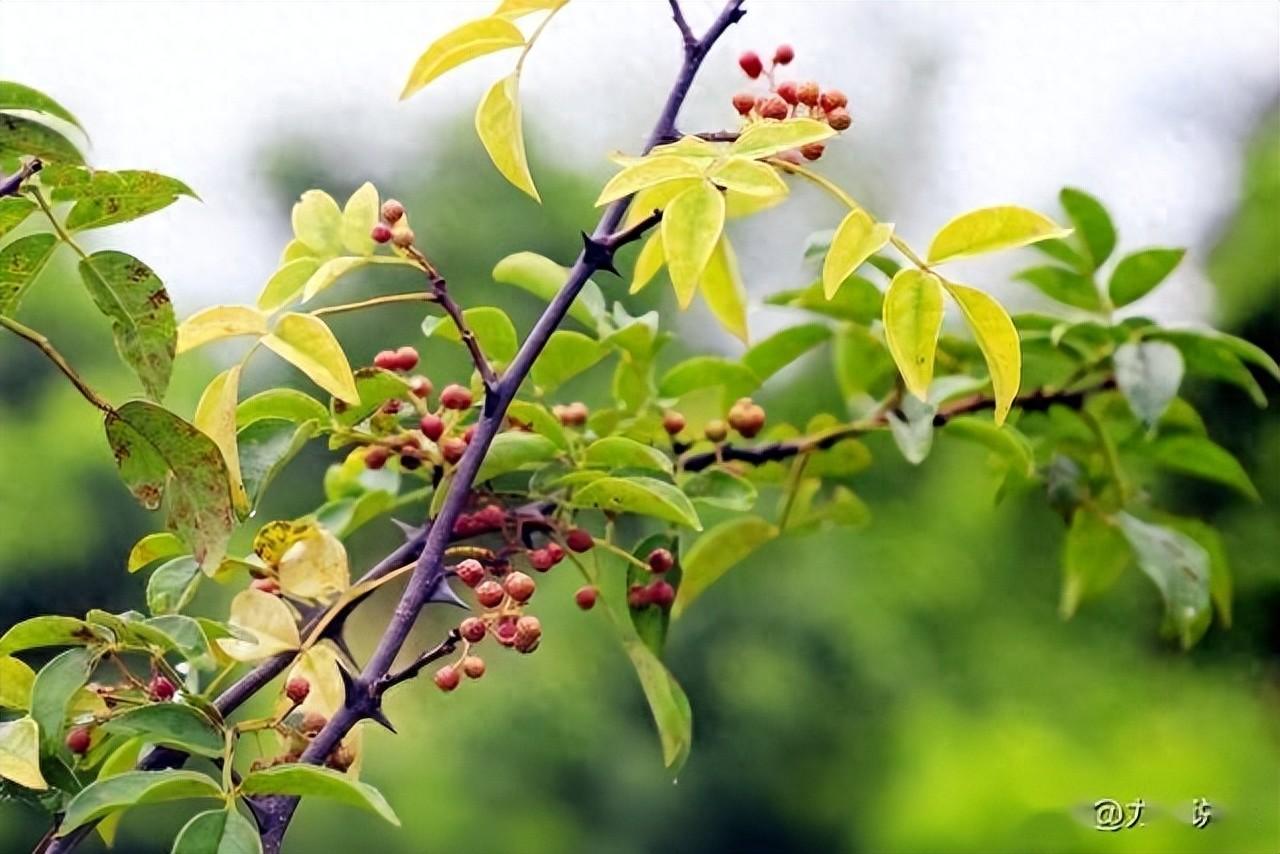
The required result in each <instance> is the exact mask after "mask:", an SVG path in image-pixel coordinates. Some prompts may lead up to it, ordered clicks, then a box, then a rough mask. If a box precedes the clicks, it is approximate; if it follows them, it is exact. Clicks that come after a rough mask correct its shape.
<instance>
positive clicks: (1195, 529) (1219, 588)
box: [1160, 516, 1231, 629]
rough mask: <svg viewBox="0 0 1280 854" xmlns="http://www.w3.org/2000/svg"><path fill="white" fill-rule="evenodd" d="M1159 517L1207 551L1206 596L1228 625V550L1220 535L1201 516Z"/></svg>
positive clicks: (1229, 588)
mask: <svg viewBox="0 0 1280 854" xmlns="http://www.w3.org/2000/svg"><path fill="white" fill-rule="evenodd" d="M1160 521H1161V522H1162V523H1163V524H1165V525H1168V526H1169V527H1170V528H1173V529H1174V530H1176V531H1180V532H1181V533H1183V534H1185V535H1186V536H1188V537H1190V538H1191V539H1193V540H1195V541H1196V542H1197V543H1199V544H1200V548H1202V549H1204V550H1205V553H1206V554H1208V555H1209V598H1210V599H1212V600H1213V605H1214V608H1215V609H1216V610H1217V612H1218V619H1219V620H1221V621H1222V625H1223V627H1224V628H1228V629H1229V628H1231V565H1230V563H1229V562H1228V560H1227V550H1226V548H1225V547H1224V546H1223V545H1222V535H1221V534H1219V533H1218V531H1217V530H1216V529H1215V528H1214V527H1213V526H1211V525H1209V524H1208V523H1206V522H1204V521H1202V520H1200V519H1187V518H1184V517H1179V516H1162V517H1161V518H1160Z"/></svg>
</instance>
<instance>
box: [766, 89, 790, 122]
mask: <svg viewBox="0 0 1280 854" xmlns="http://www.w3.org/2000/svg"><path fill="white" fill-rule="evenodd" d="M789 112H790V108H789V107H787V102H786V101H784V100H782V99H781V98H779V97H778V96H777V95H774V96H773V97H772V98H766V99H764V102H763V103H762V104H761V105H760V115H762V116H764V117H765V118H766V119H785V118H786V117H787V114H788V113H789Z"/></svg>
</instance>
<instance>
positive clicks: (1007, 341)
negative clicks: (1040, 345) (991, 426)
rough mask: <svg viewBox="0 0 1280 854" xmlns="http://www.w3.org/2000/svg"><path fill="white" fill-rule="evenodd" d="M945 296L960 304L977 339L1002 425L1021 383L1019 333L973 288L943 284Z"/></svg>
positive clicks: (995, 305) (991, 301)
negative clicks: (947, 295) (946, 294)
mask: <svg viewBox="0 0 1280 854" xmlns="http://www.w3.org/2000/svg"><path fill="white" fill-rule="evenodd" d="M945 285H946V288H947V292H948V293H950V294H951V296H952V298H953V299H954V300H955V301H956V302H957V303H959V305H960V311H961V312H962V313H963V314H964V319H965V321H966V322H967V323H968V324H969V329H970V330H972V331H973V337H974V338H976V339H978V346H979V347H980V348H981V349H982V357H983V358H984V359H986V361H987V371H988V372H989V373H990V374H991V390H992V392H993V394H994V395H995V399H996V410H995V422H996V424H1003V423H1004V419H1005V416H1007V415H1008V414H1009V407H1011V406H1012V405H1013V399H1014V398H1015V397H1017V396H1018V386H1019V385H1020V384H1021V382H1022V345H1021V342H1020V341H1019V339H1018V329H1017V327H1016V326H1014V325H1013V320H1012V319H1010V317H1009V313H1008V312H1007V311H1005V310H1004V307H1003V306H1001V305H1000V303H998V302H996V301H995V300H994V299H992V298H991V297H990V296H988V295H987V294H985V293H983V292H982V291H980V290H977V289H976V288H970V287H966V286H964V285H957V284H955V283H954V282H946V283H945Z"/></svg>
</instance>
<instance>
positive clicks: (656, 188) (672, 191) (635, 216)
mask: <svg viewBox="0 0 1280 854" xmlns="http://www.w3.org/2000/svg"><path fill="white" fill-rule="evenodd" d="M701 181H702V179H701V178H679V179H677V180H675V181H663V182H662V183H661V184H654V185H653V186H652V187H645V188H644V189H643V190H641V191H640V192H638V193H636V194H635V197H634V198H632V199H631V205H630V206H629V207H628V208H627V216H626V218H625V219H623V221H622V227H623V228H630V227H631V226H633V225H635V224H636V223H638V222H640V221H641V220H642V219H645V218H647V217H649V216H652V214H653V212H654V211H660V210H663V209H665V208H666V206H667V205H669V204H671V200H672V199H674V198H675V197H676V196H678V195H680V194H681V193H683V192H684V191H685V190H687V189H689V188H690V187H692V186H694V185H695V184H698V183H701Z"/></svg>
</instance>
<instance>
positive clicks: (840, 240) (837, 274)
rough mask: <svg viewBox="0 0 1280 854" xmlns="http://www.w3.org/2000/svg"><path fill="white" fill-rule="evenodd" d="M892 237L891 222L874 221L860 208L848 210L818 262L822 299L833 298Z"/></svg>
mask: <svg viewBox="0 0 1280 854" xmlns="http://www.w3.org/2000/svg"><path fill="white" fill-rule="evenodd" d="M892 236H893V224H892V223H887V222H875V221H874V220H872V219H871V217H870V216H868V215H867V213H866V212H865V211H862V210H854V211H850V212H849V215H848V216H846V217H845V218H844V219H843V220H842V221H841V222H840V225H839V226H838V227H837V228H836V233H835V234H834V235H833V236H832V238H831V248H830V249H828V250H827V257H826V259H825V260H824V261H823V262H822V292H823V294H824V295H825V296H826V298H827V299H831V298H832V297H834V296H835V295H836V291H838V290H839V289H840V284H841V283H842V282H844V280H845V279H847V278H848V277H849V275H850V274H851V273H853V271H854V270H856V269H858V267H860V266H861V265H862V263H863V262H864V261H866V260H867V259H868V258H870V257H871V256H872V255H874V254H876V253H877V252H879V251H880V250H881V249H882V248H884V245H885V244H886V243H888V242H889V238H891V237H892Z"/></svg>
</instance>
